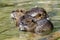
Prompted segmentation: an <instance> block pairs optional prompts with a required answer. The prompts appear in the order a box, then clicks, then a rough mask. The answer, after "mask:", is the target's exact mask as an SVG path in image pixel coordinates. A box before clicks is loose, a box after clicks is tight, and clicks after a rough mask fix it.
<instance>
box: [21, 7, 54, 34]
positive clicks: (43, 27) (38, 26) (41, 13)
mask: <svg viewBox="0 0 60 40" xmlns="http://www.w3.org/2000/svg"><path fill="white" fill-rule="evenodd" d="M22 18H23V19H22ZM22 18H21V20H22V21H23V23H22V27H21V28H22V29H24V28H25V29H26V30H27V29H28V30H27V31H31V29H33V30H32V31H33V32H35V33H37V34H40V33H46V34H47V33H49V32H52V30H53V28H54V27H53V24H52V23H51V21H50V20H48V19H47V18H48V14H47V12H46V11H45V10H44V9H43V8H39V7H36V8H32V9H31V10H29V11H26V15H24V16H23V17H22ZM29 18H30V19H31V20H33V22H34V23H35V24H34V25H35V26H31V23H32V21H30V22H31V23H29V20H30V19H29ZM25 19H27V20H28V22H26V21H27V20H25ZM22 21H21V22H22ZM26 23H27V26H26V27H23V24H26ZM32 25H33V24H32ZM29 26H30V27H31V28H30V27H29Z"/></svg>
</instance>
